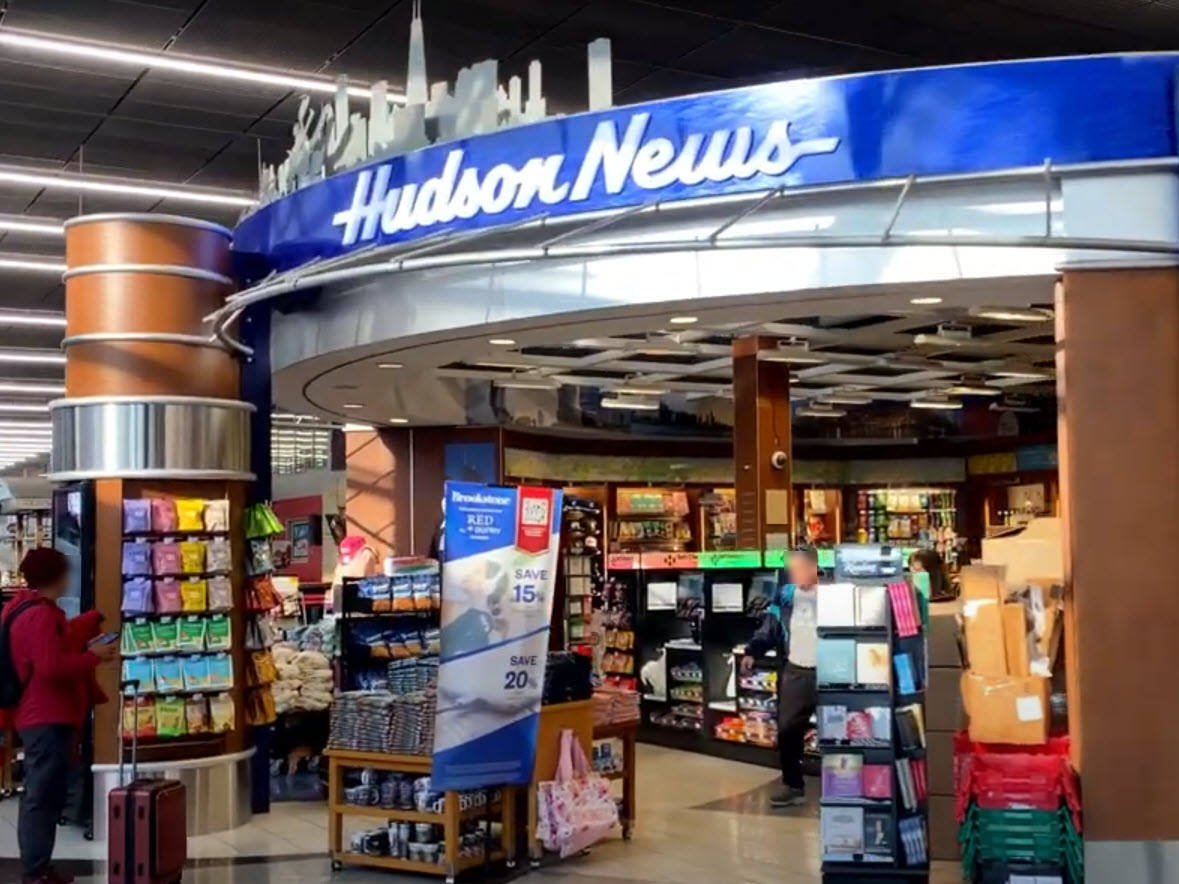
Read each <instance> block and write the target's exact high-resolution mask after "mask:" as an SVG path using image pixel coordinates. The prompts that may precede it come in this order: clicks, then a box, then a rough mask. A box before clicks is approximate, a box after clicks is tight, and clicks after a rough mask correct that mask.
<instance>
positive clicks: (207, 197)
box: [0, 30, 255, 269]
mask: <svg viewBox="0 0 1179 884" xmlns="http://www.w3.org/2000/svg"><path fill="white" fill-rule="evenodd" d="M3 33H4V31H3V30H0V34H3ZM0 183H5V184H29V185H32V186H34V187H46V188H50V189H57V190H69V191H73V192H74V193H79V192H80V193H107V194H118V195H121V196H145V197H151V198H153V199H174V200H182V201H185V202H190V203H209V204H212V205H220V206H233V207H235V208H242V209H244V208H249V207H250V206H252V205H254V203H255V200H254V199H253V198H252V197H248V196H245V195H243V194H240V193H227V192H225V191H214V190H201V189H198V188H191V187H177V186H176V185H175V184H168V183H165V182H158V181H134V180H130V181H128V180H125V179H120V178H105V177H103V176H100V175H85V174H80V173H76V172H58V171H54V170H41V169H24V168H21V167H19V166H4V167H2V168H0ZM62 269H65V268H64V265H62Z"/></svg>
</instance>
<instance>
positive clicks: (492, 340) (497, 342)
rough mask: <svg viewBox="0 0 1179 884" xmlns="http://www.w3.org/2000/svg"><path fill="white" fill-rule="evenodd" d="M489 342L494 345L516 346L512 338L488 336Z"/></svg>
mask: <svg viewBox="0 0 1179 884" xmlns="http://www.w3.org/2000/svg"><path fill="white" fill-rule="evenodd" d="M487 343H489V344H491V346H493V347H515V346H516V342H515V340H514V339H512V338H488V339H487Z"/></svg>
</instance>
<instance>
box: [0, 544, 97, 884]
mask: <svg viewBox="0 0 1179 884" xmlns="http://www.w3.org/2000/svg"><path fill="white" fill-rule="evenodd" d="M20 568H21V572H22V573H23V574H24V576H25V580H26V582H27V583H28V585H29V588H28V589H27V590H25V591H23V592H19V593H17V594H16V596H15V597H14V598H13V599H12V601H10V602H9V603H8V604H7V605H5V607H4V611H3V613H2V614H0V622H2V623H3V625H4V630H3V632H4V638H5V641H3V642H0V652H2V653H5V654H7V655H8V656H9V660H8V661H4V665H3V666H2V667H0V668H2V669H3V670H4V671H5V675H6V677H7V678H9V679H10V682H9V686H10V688H11V687H15V688H16V690H15V691H14V692H12V693H9V694H8V695H6V697H5V699H6V700H7V701H8V702H11V701H12V700H13V699H15V700H16V729H17V732H18V733H19V735H20V739H21V743H22V744H23V745H24V750H25V767H24V783H25V792H24V795H23V796H21V802H20V819H19V822H18V831H17V838H18V840H19V842H20V858H21V881H22V884H32V882H37V884H62V882H68V881H72V880H73V878H72V877H70V876H68V875H65V874H62V873H59V872H56V871H54V869H53V868H52V866H50V865H49V861H50V859H51V857H52V855H53V845H54V840H55V838H56V835H57V820H58V818H59V817H60V816H61V812H62V808H63V807H64V806H65V803H66V798H67V797H68V786H69V776H70V767H71V765H72V763H73V760H74V755H75V753H76V751H77V748H78V737H79V734H80V733H81V730H82V723H83V722H84V721H85V718H86V715H87V713H88V712H89V709H90V706H91V705H93V704H94V703H96V702H98V703H101V702H104V701H105V699H106V698H105V697H103V695H102V693H101V691H99V689H98V684H97V682H96V680H95V673H94V670H95V668H96V667H97V666H98V665H99V664H100V663H103V662H106V661H108V660H113V659H115V657H116V655H117V653H118V643H117V642H116V641H112V640H110V639H111V638H112V637H111V636H109V635H108V636H102V637H99V636H98V630H99V626H100V624H101V622H102V618H101V616H100V615H99V613H98V612H97V611H89V612H87V613H85V614H83V615H81V616H80V617H75V618H74V619H73V620H66V617H65V614H63V613H62V611H61V609H60V608H59V607H58V606H57V600H58V599H59V598H61V596H62V595H63V594H64V593H65V591H66V588H67V586H68V585H69V571H70V566H69V562H68V561H67V559H66V558H65V556H63V555H62V554H61V553H59V552H57V551H56V550H52V549H34V550H32V551H31V552H29V554H28V555H26V556H25V558H24V561H22V562H21V566H20ZM9 667H11V672H10V671H9ZM13 693H15V694H17V695H18V696H16V697H14V696H13Z"/></svg>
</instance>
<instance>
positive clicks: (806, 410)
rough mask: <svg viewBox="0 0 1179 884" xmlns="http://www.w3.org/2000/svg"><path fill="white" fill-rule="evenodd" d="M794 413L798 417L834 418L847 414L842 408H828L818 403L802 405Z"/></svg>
mask: <svg viewBox="0 0 1179 884" xmlns="http://www.w3.org/2000/svg"><path fill="white" fill-rule="evenodd" d="M794 413H795V415H797V416H798V417H820V418H836V417H846V416H847V412H846V411H844V410H843V409H842V408H830V407H825V406H821V405H818V404H815V405H804V406H802V407H801V408H799V409H798V410H797V411H796V412H794Z"/></svg>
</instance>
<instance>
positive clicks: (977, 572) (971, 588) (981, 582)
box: [959, 565, 1007, 602]
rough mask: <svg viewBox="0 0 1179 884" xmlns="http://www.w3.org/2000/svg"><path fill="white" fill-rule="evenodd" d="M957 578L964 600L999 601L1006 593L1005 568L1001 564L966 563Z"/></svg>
mask: <svg viewBox="0 0 1179 884" xmlns="http://www.w3.org/2000/svg"><path fill="white" fill-rule="evenodd" d="M959 579H960V581H961V584H962V599H963V600H964V601H972V600H979V601H993V602H1001V601H1003V599H1004V597H1005V596H1006V594H1007V569H1006V568H1004V567H1003V566H1002V565H967V566H966V567H965V568H963V569H962V574H961V577H960V578H959Z"/></svg>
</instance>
